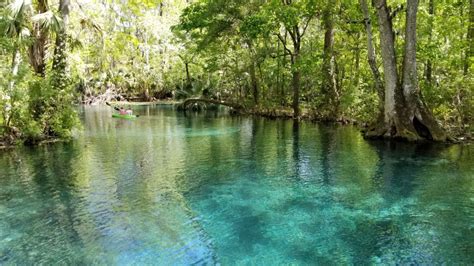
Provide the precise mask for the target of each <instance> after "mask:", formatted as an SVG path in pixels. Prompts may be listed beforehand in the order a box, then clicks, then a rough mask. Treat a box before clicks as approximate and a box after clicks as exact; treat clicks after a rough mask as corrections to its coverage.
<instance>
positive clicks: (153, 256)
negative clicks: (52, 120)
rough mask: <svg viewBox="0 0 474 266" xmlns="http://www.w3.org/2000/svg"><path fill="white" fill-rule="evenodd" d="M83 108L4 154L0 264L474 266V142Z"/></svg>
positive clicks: (152, 110)
mask: <svg viewBox="0 0 474 266" xmlns="http://www.w3.org/2000/svg"><path fill="white" fill-rule="evenodd" d="M135 112H136V113H139V114H140V115H141V116H140V117H139V118H138V119H136V120H134V121H129V120H120V119H115V118H111V110H110V109H107V108H105V107H87V108H83V109H81V117H82V120H83V125H84V131H83V133H78V134H77V136H76V139H75V140H74V141H73V142H71V143H56V144H51V145H44V146H40V147H35V148H19V149H16V150H9V151H0V264H5V265H16V264H21V265H23V264H118V265H129V264H161V265H189V264H199V265H201V264H207V265H213V264H221V265H236V264H237V265H281V264H293V265H307V264H310V265H315V264H316V265H341V264H345V265H347V264H383V265H387V264H389V265H394V264H425V265H426V264H429V265H432V264H447V265H459V264H463V265H466V264H473V263H474V244H473V243H474V241H473V240H474V234H473V229H474V219H473V218H474V217H473V216H474V160H473V158H474V157H473V155H474V148H473V146H469V145H464V146H462V145H452V146H446V145H434V146H433V145H407V144H394V143H392V144H389V143H382V142H367V141H365V140H363V139H362V138H361V136H360V133H359V132H358V131H357V129H355V128H351V127H337V126H323V125H315V124H309V123H300V124H295V123H293V122H292V121H271V120H264V119H253V118H248V117H247V118H246V117H230V116H227V115H225V114H220V113H207V114H190V115H188V116H185V115H184V114H182V113H177V112H175V111H174V110H172V108H171V107H166V106H165V107H148V106H143V107H137V108H136V110H135Z"/></svg>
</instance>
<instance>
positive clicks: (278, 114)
mask: <svg viewBox="0 0 474 266" xmlns="http://www.w3.org/2000/svg"><path fill="white" fill-rule="evenodd" d="M110 103H111V104H113V105H131V106H144V105H151V106H154V105H179V104H181V103H183V101H176V100H158V101H152V102H128V101H113V102H112V101H111V102H110ZM81 105H84V106H87V105H88V106H97V105H105V102H104V103H100V104H94V105H91V104H81ZM229 109H230V112H229V114H230V115H234V116H253V117H260V118H265V119H270V120H290V119H293V114H292V112H291V110H290V109H271V108H261V109H255V108H252V109H249V110H245V111H232V110H233V109H232V108H229ZM180 112H186V111H180ZM191 112H194V111H191ZM296 120H298V121H301V122H303V121H304V122H309V123H312V124H327V125H330V124H332V125H339V126H348V125H351V126H356V127H358V128H359V130H360V131H361V134H362V132H363V129H364V128H365V127H366V124H365V123H361V122H359V121H356V120H354V119H349V118H342V119H339V120H337V121H324V120H321V119H318V118H317V117H315V116H313V115H311V114H310V113H309V112H302V115H301V116H300V117H299V118H298V119H296ZM364 139H365V138H364ZM366 140H367V141H370V139H366ZM380 140H381V141H388V142H390V141H398V140H390V139H383V138H382V139H380ZM64 141H66V140H64V139H44V140H42V141H39V142H38V143H36V144H34V145H30V146H41V145H45V144H50V143H56V142H64ZM427 142H428V143H437V142H433V141H427ZM414 143H415V144H416V143H420V142H414ZM440 143H446V144H460V145H471V144H472V143H474V137H473V136H470V135H468V134H463V135H457V136H455V137H454V138H452V139H451V140H447V141H445V142H440ZM18 146H28V145H25V144H24V142H21V141H20V142H18V143H14V144H11V143H8V142H7V141H4V140H1V139H0V151H1V150H7V149H13V148H15V147H18Z"/></svg>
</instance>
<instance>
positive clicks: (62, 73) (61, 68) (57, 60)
mask: <svg viewBox="0 0 474 266" xmlns="http://www.w3.org/2000/svg"><path fill="white" fill-rule="evenodd" d="M69 7H70V0H60V1H59V12H60V14H61V18H62V20H63V25H62V27H61V29H60V30H59V32H58V33H57V36H56V43H55V44H56V46H55V48H54V58H53V72H54V74H53V75H54V80H53V86H54V87H55V88H56V89H59V90H60V89H64V88H65V87H66V85H67V69H66V67H67V31H66V28H67V24H68V20H69Z"/></svg>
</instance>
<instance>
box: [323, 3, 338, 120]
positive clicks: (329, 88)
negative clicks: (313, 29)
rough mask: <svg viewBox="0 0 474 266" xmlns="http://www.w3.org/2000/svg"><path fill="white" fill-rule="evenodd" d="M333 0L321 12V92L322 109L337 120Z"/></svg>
mask: <svg viewBox="0 0 474 266" xmlns="http://www.w3.org/2000/svg"><path fill="white" fill-rule="evenodd" d="M334 4H335V3H334V1H329V2H328V4H327V6H326V8H325V10H324V13H323V26H324V30H325V33H324V48H323V69H322V77H323V80H322V87H321V92H322V94H323V95H324V97H325V98H326V100H325V104H324V109H326V110H328V111H329V112H328V115H327V118H328V119H330V120H337V118H338V117H337V116H338V115H339V90H338V88H337V82H336V62H335V56H334V22H333V17H332V16H333V11H332V9H333V8H334ZM330 116H331V117H330Z"/></svg>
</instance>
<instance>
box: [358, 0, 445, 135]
mask: <svg viewBox="0 0 474 266" xmlns="http://www.w3.org/2000/svg"><path fill="white" fill-rule="evenodd" d="M373 4H374V6H375V8H376V9H377V16H378V21H379V31H380V38H381V40H380V43H381V44H380V45H381V47H382V60H383V66H384V77H385V102H384V116H383V120H380V121H378V123H377V124H376V125H375V126H374V127H373V128H371V129H370V130H369V131H368V132H367V133H366V136H367V137H385V138H395V139H403V140H409V141H418V140H435V141H445V140H446V139H447V136H446V134H445V132H444V130H442V129H441V127H440V126H439V125H438V123H437V122H436V120H435V119H434V117H433V115H432V114H431V112H430V111H429V109H428V108H427V106H426V105H425V103H424V102H423V100H422V97H421V93H420V90H419V87H418V79H417V68H416V15H417V11H418V0H407V6H406V27H405V52H404V58H403V68H402V69H403V70H402V74H401V75H402V82H401V84H399V82H398V73H397V60H396V55H395V49H394V43H395V39H394V34H393V29H392V22H391V16H390V13H389V9H388V7H387V2H386V0H373Z"/></svg>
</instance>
